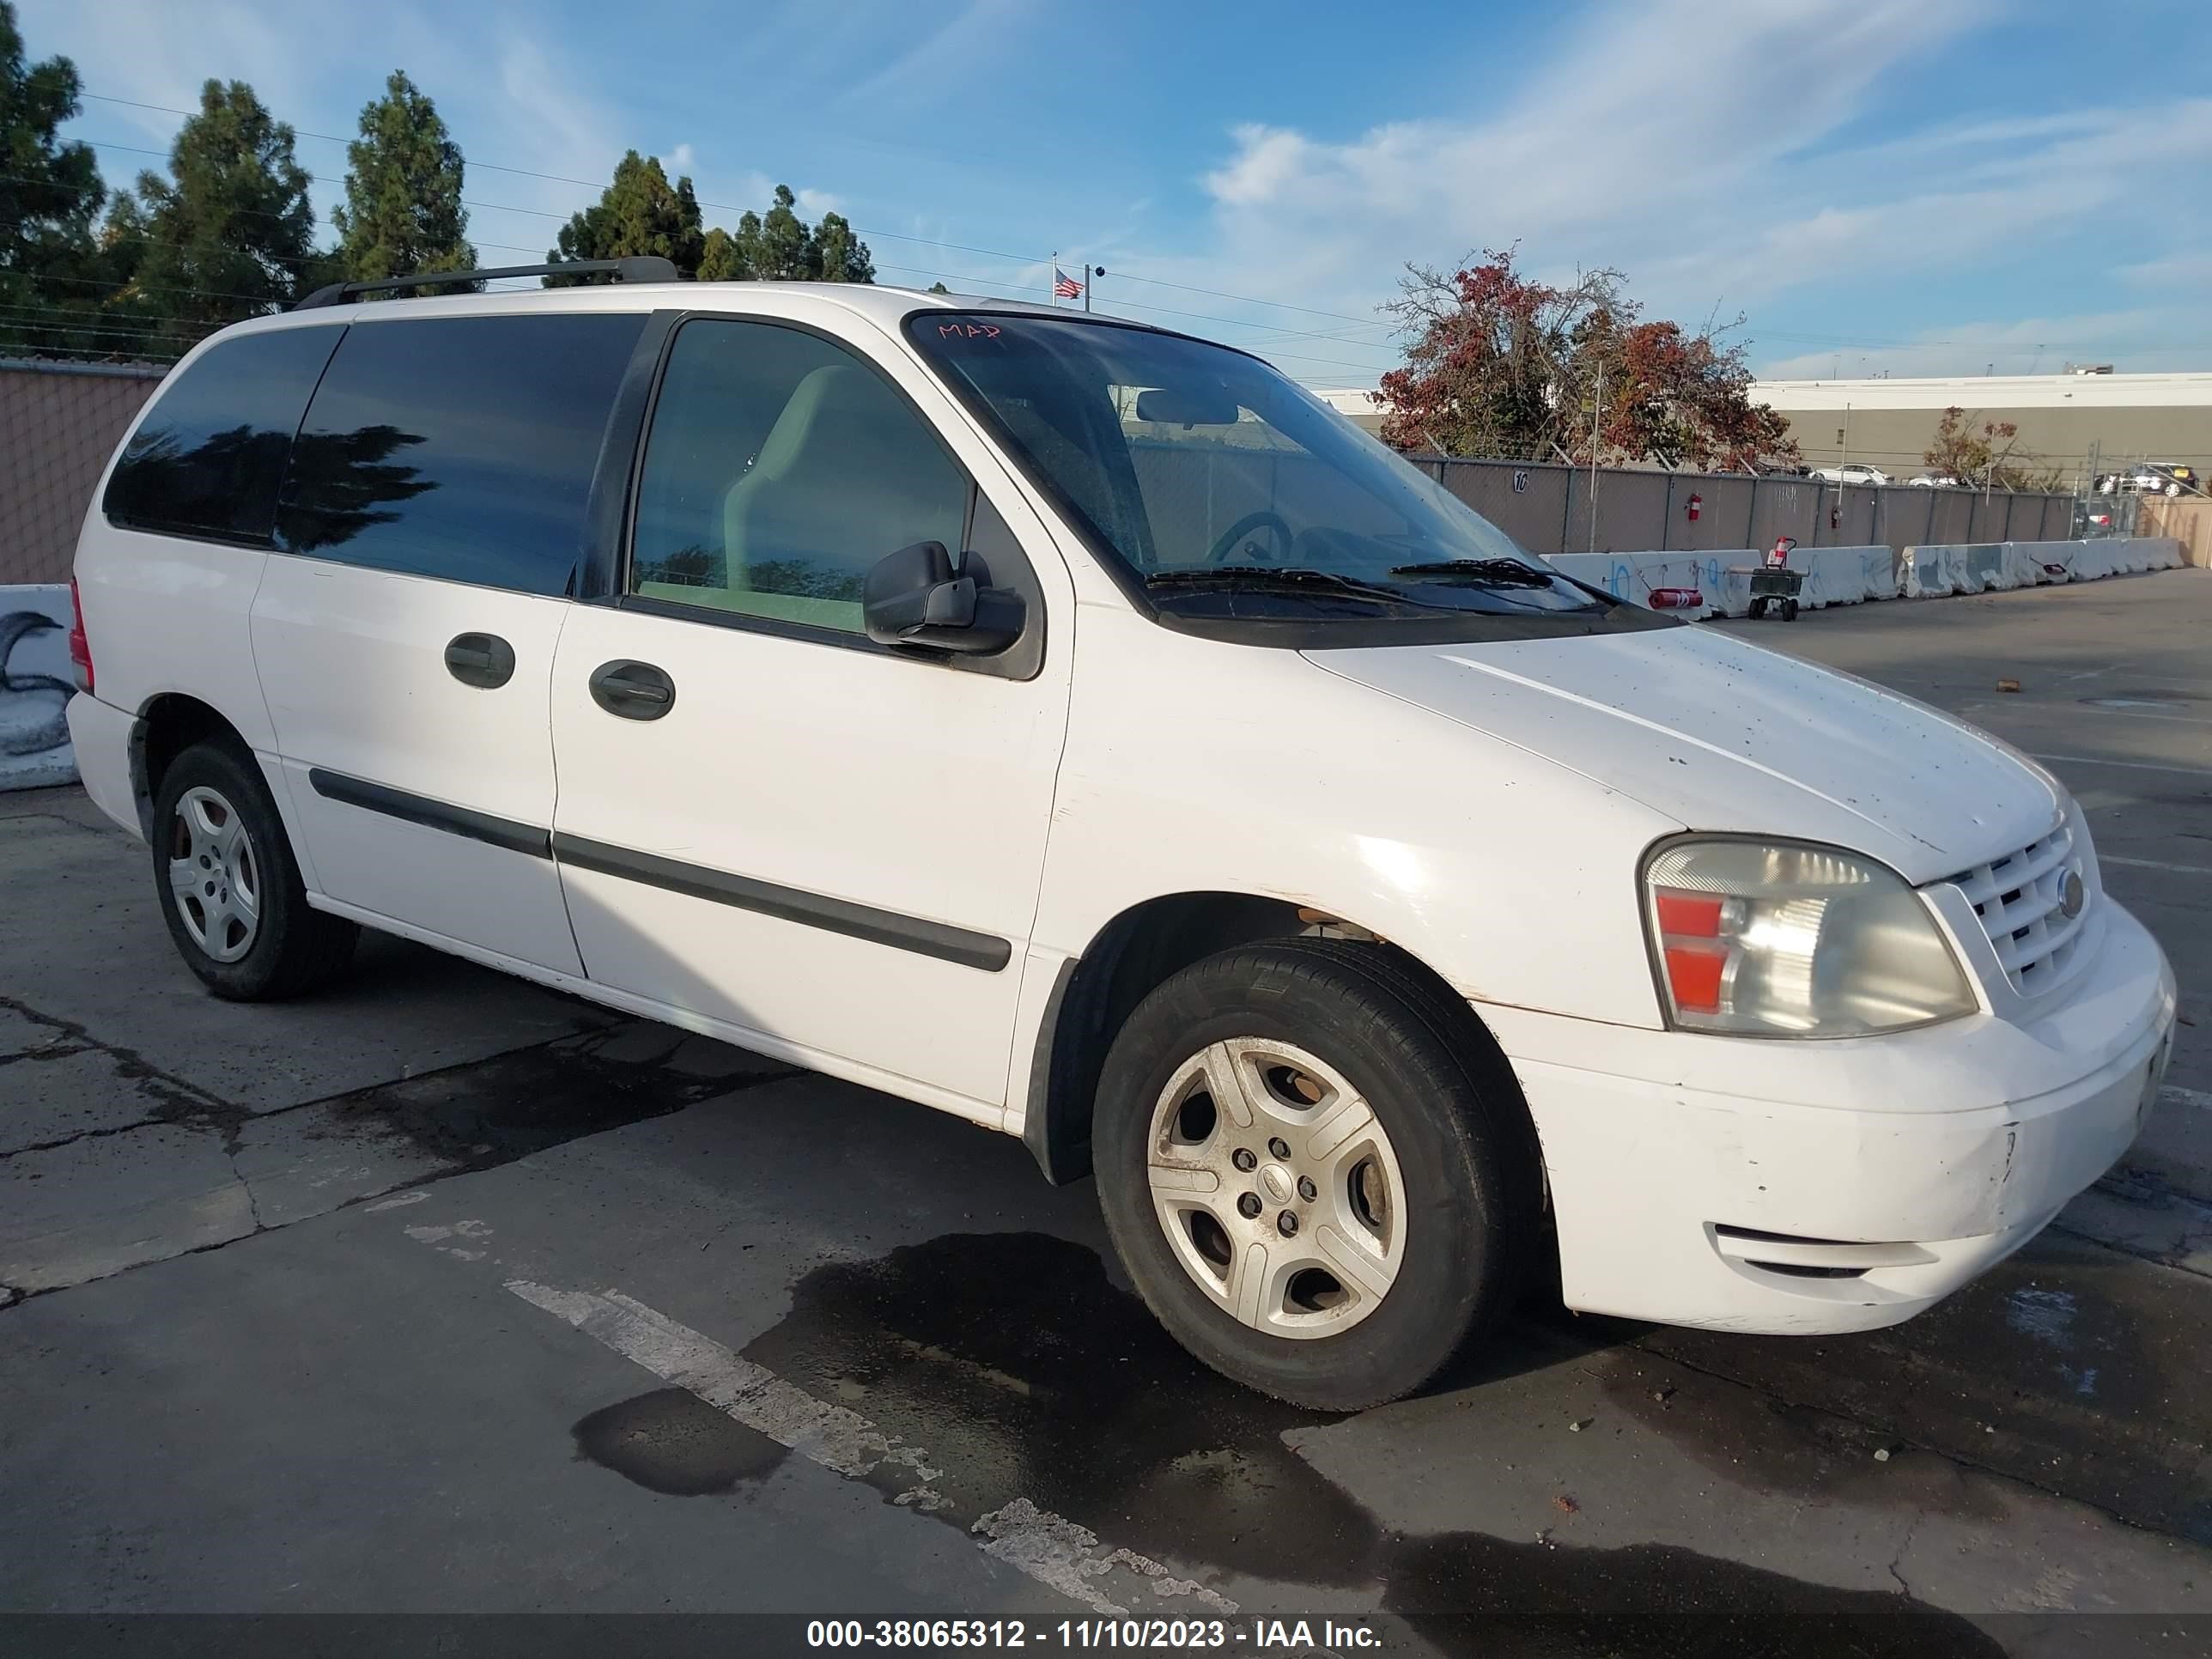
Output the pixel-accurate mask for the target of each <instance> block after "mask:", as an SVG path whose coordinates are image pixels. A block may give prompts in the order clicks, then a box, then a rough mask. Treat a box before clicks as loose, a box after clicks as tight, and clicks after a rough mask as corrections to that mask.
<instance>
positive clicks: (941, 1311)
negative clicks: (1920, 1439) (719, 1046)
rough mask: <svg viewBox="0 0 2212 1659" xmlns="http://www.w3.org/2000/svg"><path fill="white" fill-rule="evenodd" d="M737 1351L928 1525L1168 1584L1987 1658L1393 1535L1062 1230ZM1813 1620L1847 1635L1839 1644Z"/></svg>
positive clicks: (1880, 1611) (1467, 1546) (1449, 1641)
mask: <svg viewBox="0 0 2212 1659" xmlns="http://www.w3.org/2000/svg"><path fill="white" fill-rule="evenodd" d="M1534 1335H1535V1338H1536V1339H1538V1340H1541V1339H1542V1338H1543V1336H1544V1334H1543V1333H1541V1332H1538V1333H1535V1334H1534ZM1507 1340H1509V1341H1510V1340H1512V1339H1511V1338H1510V1336H1509V1337H1508V1339H1507ZM744 1355H745V1358H748V1359H750V1360H751V1361H753V1362H755V1363H756V1364H761V1365H763V1366H766V1367H767V1368H768V1369H769V1370H773V1371H774V1372H775V1373H776V1374H777V1375H778V1376H781V1377H782V1378H784V1379H785V1380H786V1381H787V1382H790V1383H794V1384H796V1385H798V1386H799V1388H802V1389H805V1390H806V1391H807V1392H808V1393H809V1394H811V1395H814V1396H815V1397H816V1398H817V1399H823V1400H834V1401H838V1402H839V1403H841V1404H844V1405H848V1406H849V1407H852V1408H853V1409H854V1411H857V1412H859V1413H861V1414H863V1415H864V1416H866V1418H867V1419H870V1420H871V1421H872V1422H873V1423H874V1424H875V1425H876V1426H877V1427H878V1429H879V1430H881V1431H884V1432H885V1433H886V1434H888V1435H890V1436H891V1437H894V1438H896V1439H900V1440H903V1441H905V1442H907V1443H910V1444H915V1445H919V1446H921V1447H922V1448H924V1449H925V1450H926V1453H927V1462H928V1463H929V1465H930V1466H931V1468H932V1469H933V1471H942V1473H941V1474H935V1475H934V1478H933V1482H932V1485H933V1489H934V1491H935V1492H936V1493H937V1494H938V1495H939V1497H940V1498H942V1500H943V1501H942V1503H941V1504H936V1505H933V1513H934V1515H935V1518H937V1519H938V1520H939V1521H942V1522H947V1523H950V1524H951V1525H954V1526H957V1527H959V1528H962V1529H963V1531H964V1530H966V1529H968V1528H969V1527H970V1526H972V1524H973V1523H974V1522H975V1519H976V1517H977V1516H980V1515H981V1514H983V1513H984V1512H986V1511H987V1510H992V1509H994V1508H996V1507H998V1506H1000V1505H1001V1504H1006V1503H1007V1502H1009V1501H1010V1500H1012V1498H1017V1497H1020V1498H1027V1499H1029V1500H1030V1502H1031V1503H1033V1504H1036V1505H1037V1506H1039V1507H1040V1508H1042V1509H1045V1510H1053V1511H1054V1512H1056V1513H1058V1514H1060V1515H1062V1516H1066V1517H1067V1518H1068V1519H1069V1520H1071V1521H1073V1522H1077V1523H1079V1525H1082V1526H1084V1527H1087V1528H1091V1529H1092V1530H1093V1531H1095V1532H1097V1534H1100V1535H1101V1536H1102V1537H1103V1538H1105V1539H1107V1540H1109V1541H1111V1542H1112V1543H1114V1544H1115V1545H1119V1546H1121V1547H1125V1548H1128V1549H1133V1550H1136V1551H1139V1552H1141V1553H1144V1554H1146V1555H1149V1556H1152V1557H1153V1558H1155V1559H1159V1560H1161V1561H1162V1562H1164V1564H1166V1565H1169V1566H1170V1569H1171V1570H1177V1569H1181V1568H1183V1567H1188V1566H1189V1565H1197V1564H1203V1565H1206V1566H1210V1567H1212V1568H1215V1569H1218V1570H1222V1571H1231V1572H1237V1573H1243V1574H1249V1575H1251V1576H1253V1577H1261V1578H1266V1579H1269V1580H1273V1581H1275V1582H1278V1583H1297V1584H1301V1585H1308V1586H1314V1587H1325V1588H1333V1589H1360V1590H1364V1589H1372V1588H1374V1587H1377V1586H1379V1587H1382V1588H1383V1589H1384V1592H1385V1602H1384V1605H1385V1607H1386V1608H1387V1609H1389V1610H1390V1611H1391V1612H1393V1613H1397V1614H1400V1615H1402V1616H1403V1617H1404V1618H1405V1620H1407V1623H1408V1624H1409V1625H1411V1626H1413V1627H1415V1628H1417V1629H1419V1630H1420V1631H1421V1632H1423V1633H1424V1634H1425V1636H1427V1637H1428V1638H1429V1639H1431V1641H1432V1642H1435V1643H1437V1644H1439V1645H1441V1646H1442V1648H1443V1650H1444V1651H1446V1652H1450V1653H1458V1652H1462V1651H1464V1652H1468V1653H1478V1652H1480V1653H1495V1652H1501V1651H1512V1652H1520V1651H1522V1650H1523V1649H1522V1648H1521V1647H1517V1646H1516V1647H1505V1648H1501V1647H1500V1646H1498V1644H1497V1642H1496V1641H1495V1639H1493V1638H1494V1636H1495V1633H1496V1628H1497V1626H1498V1621H1500V1620H1503V1621H1506V1622H1508V1623H1512V1622H1514V1621H1520V1620H1526V1621H1527V1626H1528V1633H1529V1634H1530V1635H1531V1637H1532V1638H1542V1639H1544V1640H1550V1639H1551V1638H1553V1637H1554V1636H1559V1635H1560V1634H1561V1633H1563V1632H1564V1633H1565V1635H1566V1636H1567V1637H1570V1638H1572V1639H1571V1640H1569V1641H1567V1642H1566V1643H1565V1645H1556V1646H1553V1647H1550V1648H1547V1647H1542V1646H1541V1645H1539V1646H1532V1647H1529V1648H1528V1649H1527V1650H1528V1651H1531V1652H1539V1651H1541V1652H1551V1651H1556V1652H1559V1653H1561V1654H1566V1653H1577V1654H1581V1653H1587V1652H1602V1653H1619V1654H1620V1655H1622V1656H1624V1659H1637V1656H1643V1655H1645V1654H1650V1655H1654V1656H1656V1655H1660V1654H1668V1655H1672V1654H1677V1653H1680V1654H1692V1655H1710V1656H1713V1659H1734V1656H1739V1655H1740V1656H1745V1659H1749V1656H1753V1655H1762V1656H1763V1655H1770V1654H1780V1653H1783V1652H1785V1651H1786V1652H1789V1653H1790V1654H1793V1655H1799V1654H1802V1655H1810V1656H1821V1655H1827V1654H1836V1655H1844V1654H1866V1655H1869V1656H1877V1655H1887V1654H1891V1653H1895V1654H1899V1655H1903V1654H1908V1653H1910V1654H1915V1655H1918V1654H1946V1653H1962V1654H1978V1653H1995V1652H1999V1651H2001V1650H1999V1649H1996V1648H1995V1647H1992V1646H1989V1645H1986V1644H1981V1645H1978V1644H1977V1643H1978V1637H1977V1634H1976V1632H1974V1630H1973V1627H1972V1626H1970V1625H1968V1624H1966V1621H1964V1620H1956V1619H1954V1618H1952V1617H1951V1616H1949V1615H1948V1614H1941V1613H1936V1612H1935V1611H1933V1610H1932V1609H1929V1608H1927V1607H1923V1606H1921V1605H1920V1604H1918V1603H1917V1602H1914V1601H1911V1600H1910V1599H1909V1598H1907V1597H1905V1596H1904V1595H1891V1594H1887V1593H1881V1592H1872V1591H1860V1592H1844V1591H1838V1590H1832V1589H1826V1588H1824V1587H1821V1586H1819V1585H1814V1584H1808V1583H1800V1582H1798V1581H1796V1580H1794V1579H1791V1578H1788V1577H1784V1576H1782V1575H1780V1574H1777V1573H1771V1572H1765V1571H1759V1570H1758V1569H1753V1568H1748V1567H1741V1566H1738V1565H1734V1564H1731V1563H1729V1562H1725V1561H1720V1560H1715V1559H1710V1558H1706V1557H1703V1556H1699V1555H1697V1554H1694V1553H1691V1552H1689V1551H1686V1550H1681V1549H1675V1548H1671V1547H1657V1546H1646V1547H1632V1548H1627V1549H1618V1550H1600V1549H1577V1548H1572V1547H1567V1546H1564V1545H1553V1544H1551V1543H1549V1542H1542V1543H1535V1544H1517V1543H1510V1542H1508V1541H1504V1540H1502V1539H1498V1538H1494V1537H1491V1536H1488V1535H1486V1534H1473V1533H1463V1534H1443V1535H1439V1536H1427V1537H1409V1536H1406V1535H1403V1534H1395V1533H1391V1532H1389V1531H1386V1530H1385V1529H1384V1528H1383V1527H1382V1525H1381V1524H1380V1523H1379V1522H1378V1521H1377V1520H1376V1516H1374V1515H1373V1514H1372V1513H1371V1512H1370V1511H1369V1510H1367V1509H1366V1508H1365V1507H1364V1505H1363V1504H1360V1503H1358V1501H1357V1500H1355V1499H1354V1498H1352V1497H1351V1496H1350V1495H1349V1494H1348V1493H1347V1492H1345V1491H1344V1490H1343V1489H1342V1488H1340V1487H1339V1486H1336V1485H1335V1484H1334V1482H1332V1481H1331V1480H1328V1479H1327V1478H1326V1477H1325V1476H1323V1475H1322V1474H1320V1473H1319V1472H1318V1471H1317V1470H1316V1468H1314V1467H1313V1466H1312V1465H1311V1464H1310V1463H1308V1462H1306V1461H1305V1459H1304V1458H1303V1457H1301V1456H1300V1455H1298V1454H1297V1450H1296V1449H1294V1448H1295V1444H1296V1442H1297V1436H1298V1431H1301V1430H1305V1429H1313V1428H1319V1427H1322V1426H1324V1425H1328V1424H1330V1423H1334V1422H1337V1421H1340V1420H1342V1419H1338V1418H1335V1417H1332V1416H1330V1415H1328V1414H1326V1413H1314V1412H1309V1411H1305V1410H1303V1409H1301V1408H1299V1407H1293V1406H1287V1405H1284V1404H1281V1403H1279V1402H1277V1401H1269V1400H1267V1399H1265V1398H1263V1397H1262V1396H1261V1395H1256V1394H1253V1393H1251V1392H1249V1390H1247V1389H1243V1388H1240V1387H1238V1386H1237V1385H1236V1384H1234V1383H1229V1382H1228V1381H1226V1380H1225V1379H1224V1378H1221V1377H1219V1376H1216V1375H1215V1374H1214V1373H1213V1372H1212V1371H1210V1370H1206V1368H1204V1367H1203V1366H1201V1365H1200V1364H1198V1362H1197V1361H1195V1360H1194V1359H1193V1358H1190V1357H1189V1356H1188V1355H1187V1354H1186V1353H1184V1352H1183V1351H1182V1349H1181V1348H1180V1347H1179V1346H1176V1344H1175V1343H1174V1342H1173V1341H1172V1340H1170V1338H1169V1337H1168V1336H1167V1334H1166V1333H1165V1332H1164V1331H1163V1330H1162V1329H1161V1328H1160V1327H1159V1326H1158V1323H1157V1322H1155V1321H1154V1320H1153V1318H1152V1315H1151V1314H1150V1313H1149V1312H1148V1311H1147V1310H1146V1308H1145V1307H1144V1305H1143V1304H1141V1303H1140V1302H1139V1301H1138V1299H1137V1298H1136V1297H1133V1296H1132V1295H1130V1294H1129V1293H1128V1292H1127V1291H1123V1290H1121V1289H1120V1288H1119V1287H1118V1286H1116V1285H1114V1284H1113V1283H1112V1282H1111V1281H1110V1280H1109V1279H1108V1278H1107V1276H1106V1271H1105V1267H1104V1265H1103V1263H1102V1262H1101V1261H1100V1259H1099V1257H1098V1256H1097V1254H1096V1253H1095V1252H1093V1251H1092V1250H1091V1249H1086V1248H1085V1247H1084V1246H1082V1245H1079V1244H1075V1243H1069V1242H1067V1241H1066V1240H1064V1239H1059V1238H1054V1237H1048V1236H1045V1235H1041V1234H1034V1233H1024V1234H1011V1233H1010V1234H994V1235H949V1236H945V1237H939V1238H934V1239H932V1240H930V1241H928V1242H927V1243H921V1244H915V1245H909V1246H905V1247H902V1248H901V1249H896V1250H893V1251H892V1252H891V1253H890V1255H887V1256H884V1257H883V1258H880V1259H878V1260H875V1261H860V1262H836V1263H832V1264H829V1265H828V1266H825V1267H819V1268H817V1269H815V1270H814V1271H813V1272H811V1273H809V1274H807V1275H806V1276H805V1278H804V1279H801V1280H800V1281H799V1283H798V1284H797V1285H795V1286H794V1287H793V1292H792V1310H791V1312H790V1314H789V1315H788V1316H787V1317H786V1318H785V1319H784V1320H783V1321H782V1322H781V1323H780V1324H778V1325H777V1326H776V1327H775V1328H773V1329H771V1330H769V1331H768V1332H766V1333H765V1334H763V1335H762V1336H760V1337H759V1338H757V1340H754V1341H753V1342H752V1343H750V1344H749V1345H748V1346H747V1347H746V1348H745V1350H744ZM1286 1439H1287V1442H1288V1443H1286ZM1738 1473H1739V1474H1741V1473H1743V1472H1742V1471H1739V1472H1738ZM1251 1611H1256V1609H1251ZM1816 1625H1824V1626H1825V1625H1835V1626H1837V1627H1838V1629H1846V1628H1847V1629H1848V1630H1850V1631H1851V1632H1856V1634H1853V1635H1851V1636H1850V1637H1849V1638H1848V1639H1845V1638H1840V1637H1839V1638H1837V1639H1836V1640H1834V1641H1830V1640H1829V1639H1828V1638H1827V1637H1826V1636H1825V1635H1823V1634H1821V1633H1820V1631H1819V1630H1816V1629H1815V1628H1814V1626H1816ZM1585 1637H1588V1638H1591V1640H1590V1641H1585V1640H1584V1639H1583V1638H1585ZM1593 1642H1594V1643H1595V1645H1593V1644H1592V1643H1593Z"/></svg>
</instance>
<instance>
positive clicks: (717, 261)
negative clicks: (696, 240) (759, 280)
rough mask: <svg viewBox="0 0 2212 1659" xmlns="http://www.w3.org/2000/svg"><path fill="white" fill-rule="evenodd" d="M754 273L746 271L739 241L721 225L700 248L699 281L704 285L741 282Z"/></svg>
mask: <svg viewBox="0 0 2212 1659" xmlns="http://www.w3.org/2000/svg"><path fill="white" fill-rule="evenodd" d="M751 274H752V273H751V272H750V271H748V270H746V269H745V259H744V253H743V252H740V251H739V249H738V239H737V238H736V237H734V236H732V235H731V234H730V233H729V232H728V231H726V230H724V229H723V228H721V227H720V225H716V226H715V227H714V229H712V230H710V231H708V233H707V235H706V239H705V240H703V241H702V243H701V244H700V246H699V280H700V281H701V282H702V283H734V282H741V281H743V280H744V278H745V277H747V276H750V275H751Z"/></svg>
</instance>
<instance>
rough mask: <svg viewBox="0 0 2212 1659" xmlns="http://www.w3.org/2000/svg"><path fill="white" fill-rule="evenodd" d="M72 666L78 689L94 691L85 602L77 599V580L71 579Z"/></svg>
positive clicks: (87, 691)
mask: <svg viewBox="0 0 2212 1659" xmlns="http://www.w3.org/2000/svg"><path fill="white" fill-rule="evenodd" d="M70 667H71V668H74V669H75V670H76V689H77V690H80V691H82V692H85V693H87V694H88V695H89V694H90V692H91V690H92V641H90V640H88V639H87V638H85V636H84V601H83V600H82V599H80V598H78V597H77V591H76V577H74V576H71V577H70Z"/></svg>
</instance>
